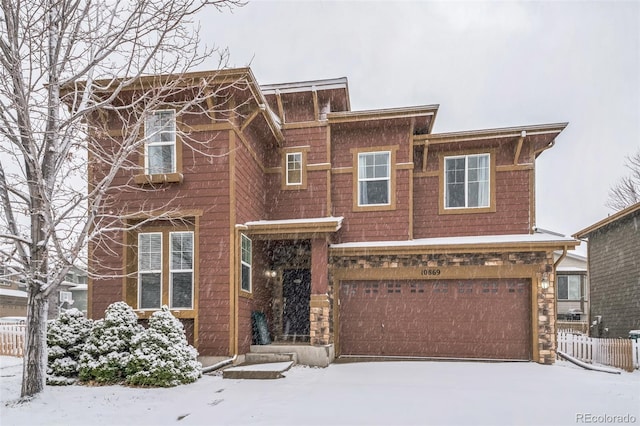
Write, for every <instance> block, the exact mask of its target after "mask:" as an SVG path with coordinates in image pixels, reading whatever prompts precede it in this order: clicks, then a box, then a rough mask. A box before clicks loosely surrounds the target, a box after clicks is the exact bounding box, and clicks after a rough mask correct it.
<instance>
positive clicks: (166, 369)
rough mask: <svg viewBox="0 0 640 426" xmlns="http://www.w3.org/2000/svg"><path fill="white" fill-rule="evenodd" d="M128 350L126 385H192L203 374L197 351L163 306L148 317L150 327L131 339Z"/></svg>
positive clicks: (178, 322)
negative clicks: (129, 349) (129, 354)
mask: <svg viewBox="0 0 640 426" xmlns="http://www.w3.org/2000/svg"><path fill="white" fill-rule="evenodd" d="M131 348H132V352H131V360H130V362H129V366H128V368H127V373H128V374H127V380H126V383H127V384H130V385H136V386H163V387H169V386H177V385H180V384H184V383H191V382H195V381H196V380H197V379H198V378H199V377H200V376H201V375H202V365H201V364H200V363H199V362H198V359H197V357H198V352H197V351H196V349H195V348H194V347H193V346H191V345H189V344H188V343H187V339H186V337H185V333H184V327H183V326H182V323H181V322H180V320H178V319H177V318H175V317H174V316H173V315H171V312H169V309H168V308H167V307H166V306H163V307H162V310H161V311H158V312H155V313H154V314H153V315H152V316H151V318H150V319H149V328H147V329H146V330H144V331H143V332H142V333H140V334H139V335H136V336H134V337H133V339H132V341H131Z"/></svg>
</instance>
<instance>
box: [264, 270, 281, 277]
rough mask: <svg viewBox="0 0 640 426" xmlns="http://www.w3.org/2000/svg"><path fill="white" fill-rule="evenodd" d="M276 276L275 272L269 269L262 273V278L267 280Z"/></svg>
mask: <svg viewBox="0 0 640 426" xmlns="http://www.w3.org/2000/svg"><path fill="white" fill-rule="evenodd" d="M277 274H278V273H277V272H276V271H273V270H271V269H267V270H266V271H264V276H265V277H267V278H275V277H276V275H277Z"/></svg>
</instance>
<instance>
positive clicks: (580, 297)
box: [558, 274, 583, 302]
mask: <svg viewBox="0 0 640 426" xmlns="http://www.w3.org/2000/svg"><path fill="white" fill-rule="evenodd" d="M560 277H567V298H566V299H561V298H560ZM570 277H577V278H578V282H577V286H578V298H571V297H569V295H570V294H571V291H570V287H571V280H570ZM582 280H583V278H582V275H577V274H558V300H562V301H570V302H571V301H578V300H580V299H582V297H583V295H582ZM573 284H574V286H575V285H576V283H575V282H574V283H573Z"/></svg>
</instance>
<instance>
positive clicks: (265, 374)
mask: <svg viewBox="0 0 640 426" xmlns="http://www.w3.org/2000/svg"><path fill="white" fill-rule="evenodd" d="M292 366H293V361H283V362H268V363H264V364H242V365H238V366H236V367H230V368H226V369H225V370H223V371H222V378H223V379H280V378H282V377H284V374H282V373H284V372H285V371H287V370H289V369H290V368H291V367H292Z"/></svg>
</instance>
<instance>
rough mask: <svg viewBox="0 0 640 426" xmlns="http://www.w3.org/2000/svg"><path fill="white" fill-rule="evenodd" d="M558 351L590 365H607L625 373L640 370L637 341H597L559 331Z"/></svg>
mask: <svg viewBox="0 0 640 426" xmlns="http://www.w3.org/2000/svg"><path fill="white" fill-rule="evenodd" d="M558 350H559V351H562V352H564V353H566V354H568V355H571V356H573V357H575V358H578V359H580V360H581V361H584V362H588V363H591V364H600V365H608V366H611V367H616V368H621V369H623V370H626V371H633V370H634V369H636V370H638V369H640V361H639V359H640V354H639V353H640V342H638V341H637V340H632V339H599V338H595V337H588V336H585V335H582V334H575V333H565V332H562V331H560V332H558Z"/></svg>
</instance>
